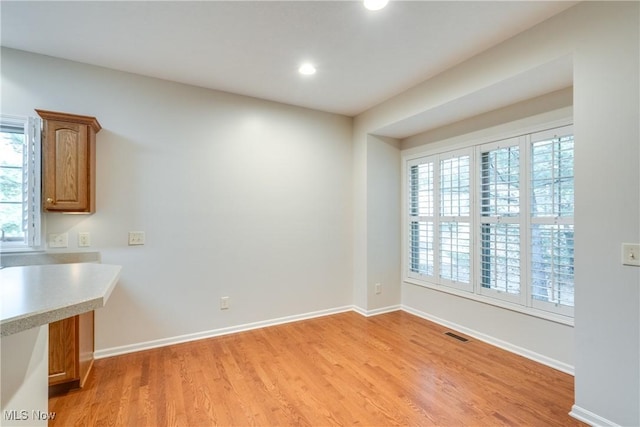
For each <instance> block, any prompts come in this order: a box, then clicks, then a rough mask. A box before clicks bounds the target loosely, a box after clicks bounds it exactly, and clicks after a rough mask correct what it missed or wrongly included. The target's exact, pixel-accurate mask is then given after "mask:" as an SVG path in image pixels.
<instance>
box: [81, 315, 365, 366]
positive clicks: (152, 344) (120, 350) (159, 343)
mask: <svg viewBox="0 0 640 427" xmlns="http://www.w3.org/2000/svg"><path fill="white" fill-rule="evenodd" d="M347 311H356V312H358V313H360V314H363V313H362V312H360V311H358V310H357V309H356V308H355V307H354V306H344V307H337V308H332V309H327V310H319V311H313V312H310V313H303V314H295V315H292V316H285V317H279V318H276V319H271V320H263V321H260V322H253V323H245V324H243V325H237V326H229V327H226V328H220V329H212V330H209V331H202V332H196V333H193V334H186V335H178V336H175V337H169V338H162V339H159V340H153V341H145V342H141V343H137V344H129V345H123V346H120V347H111V348H106V349H102V350H96V351H95V352H94V353H93V357H94V358H95V359H104V358H107V357H112V356H119V355H121V354H128V353H134V352H137V351H143V350H150V349H153V348H158V347H165V346H168V345H173V344H181V343H185V342H190V341H197V340H201V339H205V338H212V337H219V336H222V335H229V334H235V333H237V332H244V331H250V330H252V329H260V328H265V327H267V326H276V325H281V324H284V323H292V322H298V321H300V320H307V319H313V318H315V317H323V316H329V315H332V314H338V313H344V312H347ZM365 315H366V314H365Z"/></svg>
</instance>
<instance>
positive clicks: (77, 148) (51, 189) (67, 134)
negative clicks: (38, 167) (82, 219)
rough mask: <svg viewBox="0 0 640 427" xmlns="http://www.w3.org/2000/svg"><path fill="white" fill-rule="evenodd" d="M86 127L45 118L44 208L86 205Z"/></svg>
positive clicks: (72, 209)
mask: <svg viewBox="0 0 640 427" xmlns="http://www.w3.org/2000/svg"><path fill="white" fill-rule="evenodd" d="M87 136H88V128H87V126H86V125H82V124H74V123H66V122H58V121H47V123H46V125H45V133H44V150H43V152H44V153H45V157H44V162H43V166H44V180H43V182H44V198H45V208H46V209H47V210H60V211H74V210H80V211H82V210H85V209H87V208H88V204H89V198H88V193H87V192H88V185H89V182H88V173H89V172H88V170H87V168H88V166H89V165H88V163H87V156H88V148H89V146H88V140H87Z"/></svg>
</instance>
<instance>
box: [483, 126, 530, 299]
mask: <svg viewBox="0 0 640 427" xmlns="http://www.w3.org/2000/svg"><path fill="white" fill-rule="evenodd" d="M478 158H479V172H480V177H479V191H478V194H479V196H480V201H479V202H480V203H479V214H480V215H479V220H478V221H479V222H478V223H479V227H478V231H479V235H480V237H479V248H478V261H479V270H478V271H479V277H480V287H479V292H480V293H481V294H483V295H489V296H493V297H496V298H500V299H505V300H509V301H513V302H519V301H520V298H521V292H522V289H521V285H522V280H521V273H522V269H521V265H520V263H521V255H522V254H521V253H522V248H521V244H522V238H521V234H522V232H521V229H522V224H521V222H522V219H521V215H520V212H521V202H522V199H521V190H522V183H521V176H522V173H521V170H522V164H523V162H524V159H523V157H522V156H521V139H520V138H512V139H509V140H504V141H500V142H497V143H491V144H485V145H482V146H480V147H478Z"/></svg>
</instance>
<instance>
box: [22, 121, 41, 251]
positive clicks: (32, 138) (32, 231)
mask: <svg viewBox="0 0 640 427" xmlns="http://www.w3.org/2000/svg"><path fill="white" fill-rule="evenodd" d="M41 124H42V121H41V120H40V118H38V117H29V118H28V120H27V124H26V132H25V136H26V138H25V141H27V146H26V147H25V156H24V160H25V165H24V168H23V175H24V180H25V182H24V192H23V196H24V202H23V209H24V213H23V214H24V215H23V218H24V230H25V234H26V239H25V243H26V245H27V246H30V247H33V248H35V247H38V246H40V239H41V233H40V164H41V157H40V146H41V140H40V131H41Z"/></svg>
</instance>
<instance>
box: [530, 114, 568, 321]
mask: <svg viewBox="0 0 640 427" xmlns="http://www.w3.org/2000/svg"><path fill="white" fill-rule="evenodd" d="M573 154H574V140H573V128H572V127H571V126H566V127H563V128H558V129H552V130H550V131H545V132H539V133H536V134H533V135H532V136H531V177H530V181H531V184H530V187H531V200H530V206H531V208H530V209H531V219H530V222H531V227H530V245H531V249H530V250H531V256H530V258H531V262H530V270H531V271H530V281H531V298H532V305H533V306H534V307H536V308H540V309H543V310H548V311H553V312H558V313H561V314H566V315H573V306H574V293H575V289H574V273H573V256H574V255H573V247H574V241H573V239H574V229H573V207H574V175H573V164H574V155H573Z"/></svg>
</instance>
